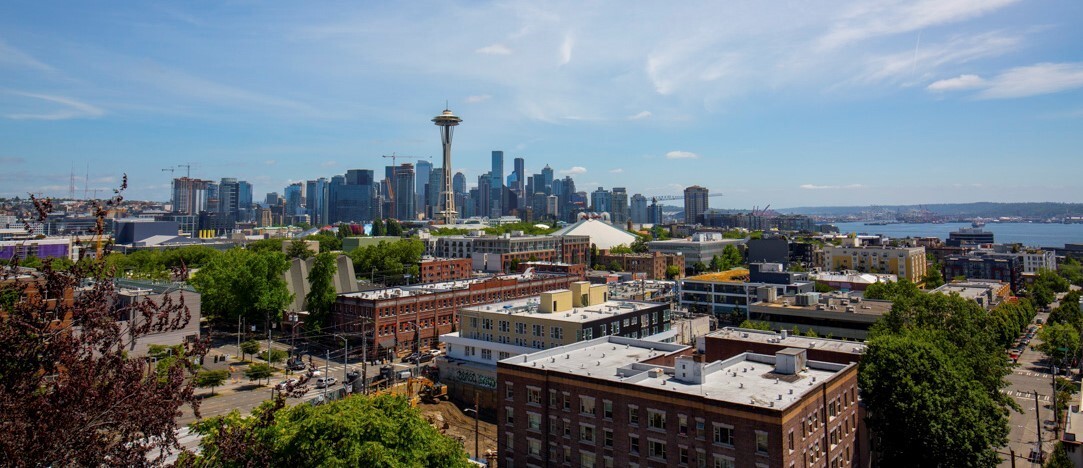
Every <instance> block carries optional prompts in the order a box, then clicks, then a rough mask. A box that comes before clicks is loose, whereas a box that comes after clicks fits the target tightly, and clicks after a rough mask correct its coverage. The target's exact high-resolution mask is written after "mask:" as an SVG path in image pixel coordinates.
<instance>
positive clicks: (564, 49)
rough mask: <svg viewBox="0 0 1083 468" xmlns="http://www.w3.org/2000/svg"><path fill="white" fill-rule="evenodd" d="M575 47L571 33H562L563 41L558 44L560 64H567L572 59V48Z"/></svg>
mask: <svg viewBox="0 0 1083 468" xmlns="http://www.w3.org/2000/svg"><path fill="white" fill-rule="evenodd" d="M573 47H575V39H574V38H573V37H572V35H571V34H565V35H564V42H562V43H561V44H560V64H561V65H567V64H568V62H571V61H572V48H573Z"/></svg>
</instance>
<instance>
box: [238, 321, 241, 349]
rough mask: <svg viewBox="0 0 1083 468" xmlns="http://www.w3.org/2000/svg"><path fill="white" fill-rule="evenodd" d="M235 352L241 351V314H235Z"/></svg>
mask: <svg viewBox="0 0 1083 468" xmlns="http://www.w3.org/2000/svg"><path fill="white" fill-rule="evenodd" d="M237 352H238V353H239V352H241V316H240V315H238V316H237Z"/></svg>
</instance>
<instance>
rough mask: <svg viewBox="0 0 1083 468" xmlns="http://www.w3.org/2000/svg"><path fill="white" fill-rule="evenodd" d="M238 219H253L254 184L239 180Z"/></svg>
mask: <svg viewBox="0 0 1083 468" xmlns="http://www.w3.org/2000/svg"><path fill="white" fill-rule="evenodd" d="M237 220H238V221H251V220H252V184H250V183H248V182H246V181H243V180H240V181H237Z"/></svg>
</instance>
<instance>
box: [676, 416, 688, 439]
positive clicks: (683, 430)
mask: <svg viewBox="0 0 1083 468" xmlns="http://www.w3.org/2000/svg"><path fill="white" fill-rule="evenodd" d="M677 433H678V434H680V435H688V415H685V414H678V415H677Z"/></svg>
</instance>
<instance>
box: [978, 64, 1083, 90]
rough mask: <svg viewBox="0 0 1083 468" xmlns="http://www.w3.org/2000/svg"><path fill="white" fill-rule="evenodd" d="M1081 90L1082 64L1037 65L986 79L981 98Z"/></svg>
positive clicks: (1082, 81)
mask: <svg viewBox="0 0 1083 468" xmlns="http://www.w3.org/2000/svg"><path fill="white" fill-rule="evenodd" d="M1079 87H1083V63H1080V62H1075V63H1039V64H1035V65H1030V66H1025V67H1016V68H1012V69H1009V70H1007V71H1005V72H1003V73H1001V74H999V75H997V76H996V77H994V78H992V79H990V80H989V86H988V87H986V88H985V89H984V90H983V91H982V92H980V93H978V97H979V98H983V99H1008V98H1019V97H1027V96H1037V95H1039V94H1050V93H1057V92H1060V91H1066V90H1069V89H1075V88H1079Z"/></svg>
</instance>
